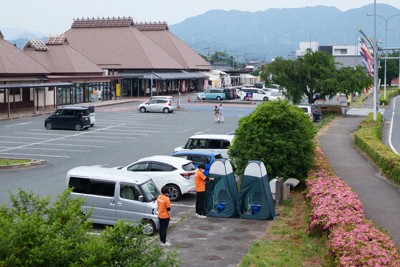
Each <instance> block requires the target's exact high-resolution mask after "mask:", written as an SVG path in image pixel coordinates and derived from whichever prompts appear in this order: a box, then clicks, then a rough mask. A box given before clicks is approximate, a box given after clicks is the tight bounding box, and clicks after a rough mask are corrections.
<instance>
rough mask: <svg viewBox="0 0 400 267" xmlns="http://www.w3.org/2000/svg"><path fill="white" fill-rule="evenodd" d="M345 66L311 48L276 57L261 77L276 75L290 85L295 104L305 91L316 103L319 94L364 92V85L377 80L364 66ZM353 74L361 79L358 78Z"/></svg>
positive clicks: (289, 93) (276, 79)
mask: <svg viewBox="0 0 400 267" xmlns="http://www.w3.org/2000/svg"><path fill="white" fill-rule="evenodd" d="M341 69H343V68H340V66H339V63H336V62H335V60H334V57H333V56H332V55H328V54H327V53H325V52H323V51H318V52H312V51H311V50H309V51H308V52H307V54H306V55H305V56H304V58H298V59H296V60H285V59H283V58H278V59H276V60H275V61H274V62H272V63H271V64H269V65H267V66H266V67H265V68H264V69H263V71H262V73H261V77H262V79H264V80H266V79H268V77H270V76H272V80H273V82H275V83H277V84H279V85H281V86H282V87H284V88H286V97H287V98H288V99H291V100H292V102H293V103H295V104H297V103H299V102H300V101H301V99H302V97H303V96H304V95H305V96H307V98H308V102H309V103H313V102H314V101H315V100H316V96H319V98H321V99H324V98H325V97H328V98H332V97H334V96H335V95H336V94H337V93H346V94H350V93H354V92H362V90H363V89H364V88H367V87H369V86H371V85H372V84H373V80H372V78H371V77H369V76H368V74H367V73H366V72H365V71H364V70H363V69H362V68H361V67H356V68H350V67H346V68H344V69H343V70H341ZM352 69H353V71H352ZM351 75H354V77H357V79H360V80H361V81H360V82H355V81H354V77H353V76H351ZM347 79H350V80H351V81H348V80H347Z"/></svg>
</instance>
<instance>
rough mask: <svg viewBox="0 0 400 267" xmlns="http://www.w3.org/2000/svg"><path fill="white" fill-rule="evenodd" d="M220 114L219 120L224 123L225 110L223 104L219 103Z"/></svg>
mask: <svg viewBox="0 0 400 267" xmlns="http://www.w3.org/2000/svg"><path fill="white" fill-rule="evenodd" d="M218 114H219V122H221V123H224V112H223V110H222V104H219V108H218Z"/></svg>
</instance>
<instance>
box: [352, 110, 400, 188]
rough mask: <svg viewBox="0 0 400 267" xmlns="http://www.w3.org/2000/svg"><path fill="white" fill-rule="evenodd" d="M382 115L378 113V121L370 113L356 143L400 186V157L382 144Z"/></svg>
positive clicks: (355, 137)
mask: <svg viewBox="0 0 400 267" xmlns="http://www.w3.org/2000/svg"><path fill="white" fill-rule="evenodd" d="M383 122H384V120H383V117H382V114H380V113H377V119H376V121H374V120H373V118H372V113H370V114H369V115H368V116H367V117H366V118H365V120H364V121H362V122H361V123H360V125H359V129H358V130H357V132H356V133H355V135H354V139H355V140H354V142H355V144H356V146H358V147H359V148H360V149H361V150H362V151H364V152H365V153H366V154H367V155H368V156H369V157H370V158H371V159H372V160H373V161H374V162H375V163H376V164H377V165H378V167H379V168H380V169H381V171H382V173H383V174H384V175H385V176H386V177H388V178H389V179H391V180H393V181H394V182H396V183H399V184H400V156H399V155H397V154H396V153H394V152H393V151H392V150H391V149H390V148H389V147H387V146H386V145H385V144H383V143H382V141H381V138H382V127H383Z"/></svg>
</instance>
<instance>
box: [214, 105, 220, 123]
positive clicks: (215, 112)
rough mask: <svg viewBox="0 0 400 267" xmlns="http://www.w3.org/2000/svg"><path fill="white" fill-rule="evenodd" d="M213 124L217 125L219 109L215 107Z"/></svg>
mask: <svg viewBox="0 0 400 267" xmlns="http://www.w3.org/2000/svg"><path fill="white" fill-rule="evenodd" d="M214 116H215V123H219V108H218V106H215V108H214Z"/></svg>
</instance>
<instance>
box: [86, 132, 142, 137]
mask: <svg viewBox="0 0 400 267" xmlns="http://www.w3.org/2000/svg"><path fill="white" fill-rule="evenodd" d="M90 134H92V135H96V136H97V135H98V134H105V135H107V134H108V135H110V134H112V135H125V136H132V135H148V134H146V133H118V132H115V133H108V132H90V133H88V135H90Z"/></svg>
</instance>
